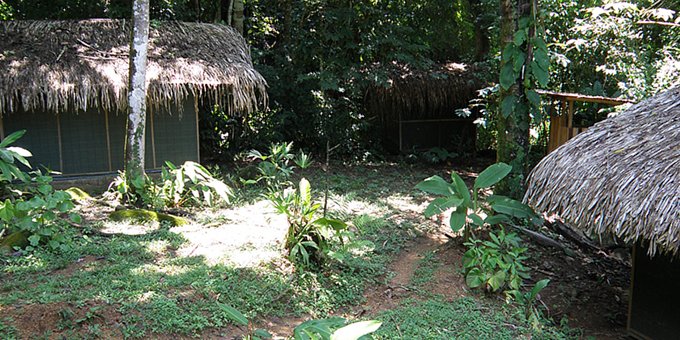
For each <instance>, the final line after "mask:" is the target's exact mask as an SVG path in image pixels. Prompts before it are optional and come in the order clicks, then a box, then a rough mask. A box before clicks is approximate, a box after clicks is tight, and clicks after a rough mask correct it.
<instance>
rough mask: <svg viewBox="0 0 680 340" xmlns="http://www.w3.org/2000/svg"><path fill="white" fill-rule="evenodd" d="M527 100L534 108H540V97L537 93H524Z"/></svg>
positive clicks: (532, 91) (531, 91) (528, 91)
mask: <svg viewBox="0 0 680 340" xmlns="http://www.w3.org/2000/svg"><path fill="white" fill-rule="evenodd" d="M525 94H526V96H527V99H529V102H530V103H531V105H533V106H535V107H540V106H541V96H539V95H538V92H536V91H534V90H527V91H526V92H525Z"/></svg>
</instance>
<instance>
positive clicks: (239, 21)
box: [234, 0, 244, 35]
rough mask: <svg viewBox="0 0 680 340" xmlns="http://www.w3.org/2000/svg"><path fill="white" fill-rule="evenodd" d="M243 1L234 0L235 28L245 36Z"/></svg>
mask: <svg viewBox="0 0 680 340" xmlns="http://www.w3.org/2000/svg"><path fill="white" fill-rule="evenodd" d="M243 21H244V17H243V0H234V28H235V29H236V30H237V31H238V32H239V33H241V35H244V34H243Z"/></svg>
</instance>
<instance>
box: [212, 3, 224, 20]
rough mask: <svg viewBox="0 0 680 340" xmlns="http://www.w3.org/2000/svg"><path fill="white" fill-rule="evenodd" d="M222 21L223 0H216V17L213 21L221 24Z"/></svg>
mask: <svg viewBox="0 0 680 340" xmlns="http://www.w3.org/2000/svg"><path fill="white" fill-rule="evenodd" d="M220 21H222V0H215V19H213V22H214V23H216V24H219V23H220Z"/></svg>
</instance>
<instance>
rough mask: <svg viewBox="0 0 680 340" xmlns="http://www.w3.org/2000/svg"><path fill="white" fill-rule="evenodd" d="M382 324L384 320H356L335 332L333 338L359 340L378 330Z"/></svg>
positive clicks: (335, 339)
mask: <svg viewBox="0 0 680 340" xmlns="http://www.w3.org/2000/svg"><path fill="white" fill-rule="evenodd" d="M381 325H382V322H380V321H377V320H369V321H360V322H355V323H352V324H349V325H347V326H345V327H342V328H340V329H338V330H336V331H335V332H333V335H331V340H357V339H359V338H361V337H362V336H364V335H367V334H371V333H373V332H375V331H377V330H378V328H380V326H381Z"/></svg>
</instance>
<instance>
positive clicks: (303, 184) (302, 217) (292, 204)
mask: <svg viewBox="0 0 680 340" xmlns="http://www.w3.org/2000/svg"><path fill="white" fill-rule="evenodd" d="M268 197H269V200H270V201H271V202H272V204H273V205H274V208H275V209H276V210H277V211H278V212H279V213H281V214H284V215H286V219H287V220H288V223H289V227H288V232H287V233H286V240H285V245H284V246H285V248H286V250H288V258H289V259H290V260H291V261H292V262H296V263H301V264H303V265H306V266H308V265H310V264H312V263H314V264H317V265H318V264H322V263H323V260H324V257H325V256H326V255H327V254H328V253H329V252H330V251H331V244H330V242H331V240H333V239H334V238H340V237H342V236H343V234H342V232H343V231H346V230H347V224H346V223H345V222H342V221H340V220H334V219H329V218H325V217H321V218H319V217H317V213H318V211H319V209H320V208H321V204H319V203H315V202H313V201H312V189H311V185H310V184H309V181H307V180H306V179H304V178H303V179H302V180H300V185H299V189H298V190H297V191H296V190H294V189H292V188H289V189H286V190H284V191H282V192H271V193H270V194H269V195H268Z"/></svg>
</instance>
